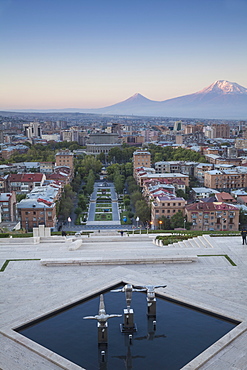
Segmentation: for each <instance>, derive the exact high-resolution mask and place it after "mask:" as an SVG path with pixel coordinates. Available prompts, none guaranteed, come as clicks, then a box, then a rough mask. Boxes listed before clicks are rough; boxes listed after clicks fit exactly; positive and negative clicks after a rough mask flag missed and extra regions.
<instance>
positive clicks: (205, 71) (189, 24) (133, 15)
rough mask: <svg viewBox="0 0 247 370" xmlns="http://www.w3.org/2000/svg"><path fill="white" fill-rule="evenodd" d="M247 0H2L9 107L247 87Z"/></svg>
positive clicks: (4, 105) (92, 103) (1, 95)
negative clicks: (217, 84)
mask: <svg viewBox="0 0 247 370" xmlns="http://www.w3.org/2000/svg"><path fill="white" fill-rule="evenodd" d="M246 15H247V2H246V1H243V0H234V1H233V0H219V1H217V2H215V1H212V0H207V1H206V0H205V1H204V0H203V1H200V2H198V1H195V0H188V1H183V0H173V1H172V0H163V1H162V0H154V1H153V2H152V3H151V2H149V1H147V0H142V1H141V0H133V1H129V0H127V1H125V2H124V3H116V2H114V1H111V0H106V1H104V2H102V1H99V0H94V1H88V0H82V1H79V0H73V1H69V0H59V1H58V0H55V1H49V0H43V1H31V0H23V1H21V2H20V1H17V0H0V31H1V32H0V47H1V62H0V64H1V71H2V76H1V89H0V109H1V110H8V109H9V110H11V109H62V108H81V109H83V108H85V109H87V108H88V109H89V108H100V107H104V106H107V105H111V104H115V103H117V102H119V101H122V100H125V99H127V98H129V97H130V96H132V95H133V94H135V93H140V94H142V95H144V96H146V97H147V98H149V99H151V100H159V101H162V100H166V99H170V98H174V97H177V96H182V95H187V94H190V93H194V92H195V91H199V90H201V89H202V88H204V87H205V86H208V85H209V84H211V83H213V82H214V81H216V80H228V81H232V82H236V83H238V84H240V85H242V86H244V87H247V73H246V64H247V50H246V35H247V26H246Z"/></svg>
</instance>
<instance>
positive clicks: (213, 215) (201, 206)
mask: <svg viewBox="0 0 247 370" xmlns="http://www.w3.org/2000/svg"><path fill="white" fill-rule="evenodd" d="M185 215H186V218H187V221H188V222H191V223H192V226H191V230H204V231H207V230H212V231H214V230H216V231H221V230H223V231H237V230H238V226H239V209H238V208H237V207H235V206H234V205H230V204H226V203H223V202H210V203H208V202H199V203H193V204H189V205H186V206H185Z"/></svg>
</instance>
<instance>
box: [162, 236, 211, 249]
mask: <svg viewBox="0 0 247 370" xmlns="http://www.w3.org/2000/svg"><path fill="white" fill-rule="evenodd" d="M157 245H159V246H160V247H163V248H214V243H213V241H212V238H211V237H210V236H209V235H206V234H205V235H202V236H197V237H196V238H191V239H187V240H184V241H180V242H177V243H173V244H168V245H162V242H161V241H159V244H157Z"/></svg>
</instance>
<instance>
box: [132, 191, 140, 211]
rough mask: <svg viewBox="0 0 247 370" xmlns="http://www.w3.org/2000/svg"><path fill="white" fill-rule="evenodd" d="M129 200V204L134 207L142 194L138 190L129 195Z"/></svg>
mask: <svg viewBox="0 0 247 370" xmlns="http://www.w3.org/2000/svg"><path fill="white" fill-rule="evenodd" d="M130 199H131V202H132V204H133V205H134V207H135V204H136V202H137V201H138V200H142V199H143V198H142V194H141V192H140V191H139V190H137V191H134V192H133V193H132V194H131V195H130Z"/></svg>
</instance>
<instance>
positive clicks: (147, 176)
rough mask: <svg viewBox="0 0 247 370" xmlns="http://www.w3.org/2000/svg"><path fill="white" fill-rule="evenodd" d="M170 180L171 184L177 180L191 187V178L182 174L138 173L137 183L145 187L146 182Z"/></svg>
mask: <svg viewBox="0 0 247 370" xmlns="http://www.w3.org/2000/svg"><path fill="white" fill-rule="evenodd" d="M163 179H164V180H168V181H169V183H170V184H172V183H173V181H174V182H176V181H177V180H179V181H182V182H183V183H184V184H185V186H189V176H187V175H183V174H182V173H144V174H143V173H141V172H139V173H136V181H137V183H138V185H139V186H140V187H143V183H144V181H145V180H159V181H160V180H163Z"/></svg>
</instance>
